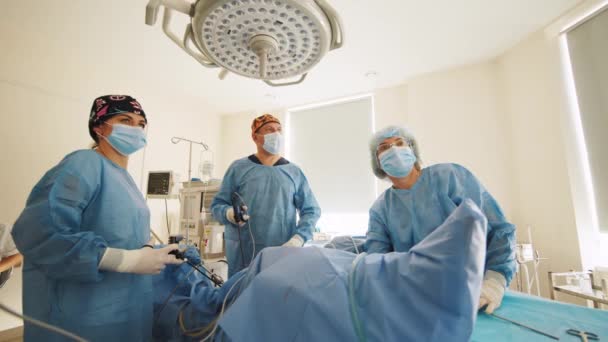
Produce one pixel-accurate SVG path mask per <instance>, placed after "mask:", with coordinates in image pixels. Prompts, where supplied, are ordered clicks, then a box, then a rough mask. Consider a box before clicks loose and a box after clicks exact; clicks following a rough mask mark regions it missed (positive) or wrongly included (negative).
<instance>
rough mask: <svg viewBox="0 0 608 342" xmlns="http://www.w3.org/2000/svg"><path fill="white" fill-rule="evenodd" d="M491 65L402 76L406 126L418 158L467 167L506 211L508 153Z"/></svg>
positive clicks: (503, 119)
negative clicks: (414, 140)
mask: <svg viewBox="0 0 608 342" xmlns="http://www.w3.org/2000/svg"><path fill="white" fill-rule="evenodd" d="M499 90H500V89H499V83H498V79H497V71H496V65H495V64H494V63H491V62H487V63H481V64H477V65H472V66H465V67H461V68H457V69H453V70H448V71H444V72H439V73H434V74H430V75H424V76H421V77H418V78H415V79H413V80H411V81H409V82H408V120H407V121H408V126H409V127H410V128H411V129H412V131H413V132H414V134H415V135H416V137H417V139H418V140H419V143H420V146H421V155H422V161H423V162H424V163H425V164H426V165H432V164H435V163H447V162H453V163H459V164H462V165H464V166H465V167H467V168H468V169H470V170H471V171H472V172H473V173H474V174H475V175H476V176H477V177H478V178H479V179H480V180H481V181H482V183H483V184H484V185H485V186H486V187H487V188H488V190H489V191H490V192H491V193H492V194H493V195H494V197H495V198H496V199H497V200H498V202H499V203H500V205H501V207H502V208H503V210H504V211H505V212H506V213H507V215H508V216H510V213H511V208H512V206H511V193H510V181H509V175H508V171H507V167H508V165H509V153H508V150H507V138H508V136H507V133H506V130H505V121H506V118H505V112H504V110H503V109H502V106H501V103H500V102H501V101H500V95H501V94H500V91H499Z"/></svg>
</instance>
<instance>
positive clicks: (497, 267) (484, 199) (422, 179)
mask: <svg viewBox="0 0 608 342" xmlns="http://www.w3.org/2000/svg"><path fill="white" fill-rule="evenodd" d="M369 148H370V155H371V163H372V168H373V171H374V173H375V175H376V176H377V177H378V178H381V179H385V178H388V179H389V180H390V181H391V182H392V184H393V186H392V187H390V188H389V189H387V190H386V191H385V192H383V193H382V194H381V195H380V196H379V197H378V199H377V200H376V201H375V203H374V204H373V206H372V208H371V209H370V212H369V215H370V218H369V225H368V231H367V241H366V244H365V247H366V251H367V252H368V253H387V252H392V251H396V252H405V251H408V250H409V249H410V248H412V247H413V246H414V245H416V244H417V243H419V242H420V241H422V239H424V237H426V236H427V235H429V234H430V233H431V232H432V231H433V230H435V229H436V228H437V227H438V226H439V225H441V223H442V222H443V221H444V220H445V219H446V218H447V217H448V216H449V215H450V214H451V213H452V211H454V209H456V208H457V207H458V206H459V205H460V204H461V203H462V202H463V201H464V200H465V199H471V200H472V201H473V202H475V204H477V206H479V208H481V210H482V212H483V213H484V215H485V216H486V218H487V220H488V236H487V255H486V265H485V273H484V280H483V285H482V291H481V296H480V300H479V308H483V307H485V310H486V312H488V313H492V312H493V311H494V310H495V309H496V308H498V307H499V306H500V303H501V301H502V297H503V295H504V291H505V288H506V287H507V286H508V284H509V283H510V281H511V278H512V277H513V273H514V272H515V253H514V247H515V242H514V241H515V226H514V225H513V224H511V223H510V222H508V221H507V219H506V218H505V215H504V214H503V212H502V210H501V209H500V207H499V205H498V203H497V202H496V200H495V199H494V198H493V197H492V195H491V194H490V193H489V192H488V191H487V190H486V189H485V188H484V187H483V185H482V184H481V183H480V182H479V180H478V179H477V178H476V177H475V176H474V175H473V174H472V173H471V172H470V171H469V170H467V169H466V168H464V167H463V166H460V165H457V164H437V165H431V166H429V167H426V168H422V163H421V160H420V152H419V147H418V144H417V142H416V139H415V137H414V136H413V135H412V134H411V133H410V132H409V131H408V130H406V129H405V128H402V127H398V126H389V127H387V128H385V129H382V130H380V131H378V132H377V133H375V134H374V136H373V137H372V139H371V141H370V145H369Z"/></svg>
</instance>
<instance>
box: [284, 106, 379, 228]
mask: <svg viewBox="0 0 608 342" xmlns="http://www.w3.org/2000/svg"><path fill="white" fill-rule="evenodd" d="M286 126H287V132H286V140H287V142H286V155H287V158H288V159H289V160H291V161H293V162H294V163H296V164H297V165H298V166H300V167H301V168H302V170H303V171H304V174H305V175H306V177H307V178H308V181H309V183H310V186H311V188H312V190H313V192H314V194H315V197H316V198H317V201H318V202H319V205H320V206H321V210H322V214H321V219H320V220H319V223H318V224H317V226H318V227H319V228H320V229H321V231H323V232H327V233H330V234H336V235H337V234H340V235H343V234H352V235H363V234H365V232H366V231H367V223H368V217H369V216H368V211H369V208H370V207H371V205H372V203H373V202H374V200H375V197H376V185H375V184H376V183H375V178H374V175H373V173H372V170H371V167H370V162H369V155H368V147H367V145H368V141H369V138H370V136H371V134H372V132H373V100H372V97H371V96H364V97H360V98H355V99H347V100H343V101H339V102H334V103H331V104H323V105H319V106H312V107H306V108H294V109H290V110H289V111H288V113H287V122H286Z"/></svg>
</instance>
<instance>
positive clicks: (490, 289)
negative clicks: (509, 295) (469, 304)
mask: <svg viewBox="0 0 608 342" xmlns="http://www.w3.org/2000/svg"><path fill="white" fill-rule="evenodd" d="M506 286H507V280H506V279H505V277H504V276H503V275H502V274H500V273H498V272H495V271H491V270H487V271H486V274H485V275H484V276H483V283H482V284H481V296H480V298H479V307H478V309H481V308H482V307H484V306H485V305H487V306H486V310H485V311H486V313H487V314H491V313H492V312H494V310H496V309H498V307H499V306H500V303H501V302H502V297H503V296H504V295H505V287H506Z"/></svg>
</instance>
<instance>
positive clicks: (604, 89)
mask: <svg viewBox="0 0 608 342" xmlns="http://www.w3.org/2000/svg"><path fill="white" fill-rule="evenodd" d="M566 39H567V44H568V53H569V55H570V62H571V67H572V74H573V77H574V84H575V88H576V97H577V100H578V111H579V112H580V121H581V124H582V131H583V137H584V143H585V146H586V150H587V158H588V163H589V171H590V174H591V183H592V184H593V187H592V189H593V195H594V196H593V197H594V201H595V208H596V210H595V211H596V215H597V224H598V227H599V229H600V231H601V232H603V233H608V177H606V175H607V174H608V153H607V150H606V147H607V146H608V134H607V133H608V10H603V11H600V12H598V13H597V14H595V15H593V16H592V17H591V18H589V19H588V20H586V21H584V22H583V23H581V24H579V25H577V26H575V27H574V28H572V29H570V30H569V31H568V32H567V33H566Z"/></svg>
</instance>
